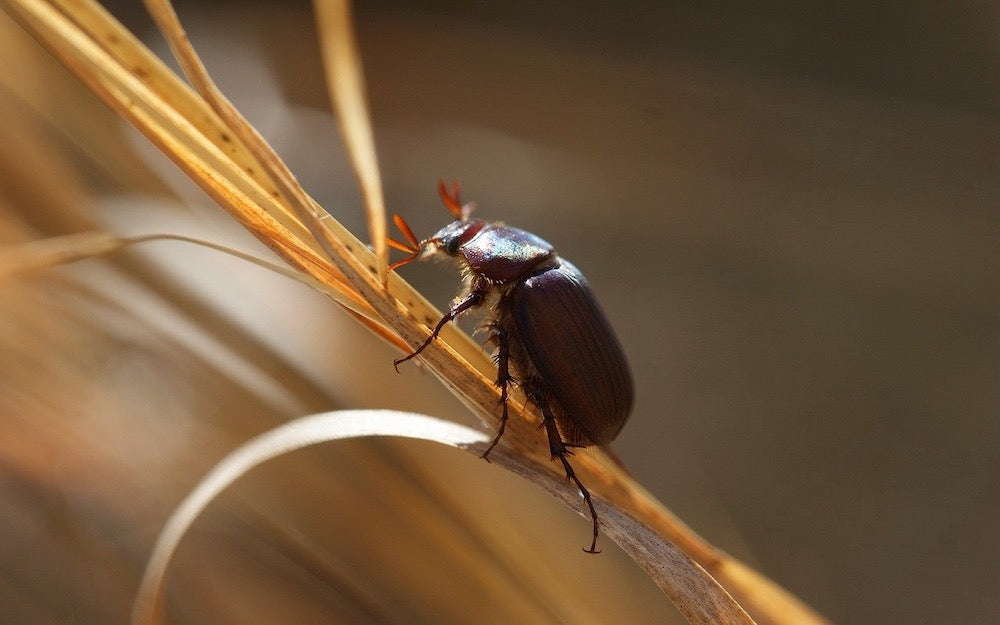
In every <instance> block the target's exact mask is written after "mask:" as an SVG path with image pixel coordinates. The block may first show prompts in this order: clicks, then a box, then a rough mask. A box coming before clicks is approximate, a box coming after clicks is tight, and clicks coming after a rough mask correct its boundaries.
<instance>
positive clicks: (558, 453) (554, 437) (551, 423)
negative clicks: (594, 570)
mask: <svg viewBox="0 0 1000 625" xmlns="http://www.w3.org/2000/svg"><path fill="white" fill-rule="evenodd" d="M540 405H541V408H542V424H543V425H544V426H545V432H546V434H548V436H549V451H550V452H551V453H552V458H553V459H555V458H559V461H560V462H562V465H563V469H565V470H566V479H567V480H568V481H571V482H573V483H574V484H576V488H577V490H579V491H580V495H581V496H582V497H583V500H584V501H585V502H587V508H589V509H590V518H591V520H592V521H593V526H594V538H593V539H592V540H591V541H590V548H589V549H584V551H585V552H586V553H601V551H600V550H599V549H598V548H597V536H598V528H599V527H600V522H599V521H598V520H597V509H596V508H594V501H593V499H591V497H590V491H588V490H587V487H586V486H584V485H583V482H581V481H580V478H579V477H577V476H576V471H574V470H573V465H571V464H570V463H569V458H567V456H571V455H572V454H573V452H571V451H570V450H569V449H567V447H566V443H565V442H563V439H562V436H560V434H559V428H557V427H556V418H555V415H553V414H552V411H551V410H550V409H549V407H548V405H547V404H546V403H545V402H541V404H540Z"/></svg>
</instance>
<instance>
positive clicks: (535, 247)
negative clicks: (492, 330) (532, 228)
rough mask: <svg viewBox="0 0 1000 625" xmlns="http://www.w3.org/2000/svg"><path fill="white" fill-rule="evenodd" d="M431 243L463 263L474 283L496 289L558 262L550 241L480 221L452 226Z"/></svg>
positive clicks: (458, 223)
mask: <svg viewBox="0 0 1000 625" xmlns="http://www.w3.org/2000/svg"><path fill="white" fill-rule="evenodd" d="M430 241H431V242H433V244H434V245H435V247H436V248H437V250H439V251H441V252H443V253H445V254H447V255H449V256H453V257H455V258H457V259H458V260H459V261H461V262H462V263H463V265H465V266H466V267H467V268H468V271H469V272H470V273H471V274H472V277H473V279H475V278H476V277H479V278H481V279H483V280H486V281H488V282H490V283H492V284H496V285H503V284H508V283H511V282H515V281H517V280H519V279H521V278H523V277H524V276H527V275H529V274H531V273H533V272H534V271H537V270H538V269H540V268H541V267H543V266H544V265H545V264H546V263H551V262H552V260H553V259H554V258H555V251H554V250H553V248H552V245H551V244H550V243H549V242H548V241H545V240H544V239H542V238H540V237H538V236H535V235H533V234H531V233H530V232H526V231H524V230H520V229H518V228H511V227H510V226H505V225H503V224H502V223H490V222H484V221H480V220H478V219H468V220H463V221H455V222H452V223H451V224H448V225H447V226H445V227H444V228H442V229H441V230H440V231H438V233H437V234H435V235H434V236H433V237H432V238H431V239H430Z"/></svg>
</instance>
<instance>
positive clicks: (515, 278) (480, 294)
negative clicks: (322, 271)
mask: <svg viewBox="0 0 1000 625" xmlns="http://www.w3.org/2000/svg"><path fill="white" fill-rule="evenodd" d="M460 191H461V187H460V184H459V183H458V182H457V181H456V182H454V183H453V184H452V187H451V189H448V187H447V186H446V185H445V183H444V181H443V180H441V181H439V182H438V193H439V194H440V196H441V199H442V201H443V202H444V204H445V206H446V207H447V208H448V210H449V211H450V212H451V213H452V215H453V216H454V217H455V221H453V222H451V223H450V224H448V225H446V226H444V227H443V228H441V229H440V230H438V231H437V233H435V234H434V235H433V236H431V237H430V238H428V239H424V240H422V241H420V240H418V239H417V238H416V236H414V234H413V231H412V230H411V229H410V227H409V226H408V225H407V223H406V222H405V221H404V220H403V219H402V218H401V217H399V216H398V215H396V216H394V218H393V220H394V222H395V224H396V226H397V227H398V228H399V230H400V232H402V233H403V235H404V237H405V238H406V242H405V243H404V242H400V241H397V240H395V239H392V238H391V237H390V238H389V245H390V246H392V247H394V248H396V249H398V250H402V251H405V252H408V253H409V256H407V257H406V258H404V259H403V260H401V261H399V262H396V263H393V264H392V265H391V266H390V269H393V270H394V269H396V268H398V267H400V266H402V265H405V264H407V263H409V262H412V261H414V260H417V259H419V258H425V257H430V256H435V255H437V256H440V255H445V256H450V257H452V258H455V259H457V260H458V261H459V263H460V265H461V266H462V269H463V273H464V274H465V277H466V281H465V288H464V290H463V292H462V293H461V294H460V295H459V297H458V298H456V300H455V302H454V303H453V305H452V306H451V308H450V309H449V310H448V312H447V313H446V314H445V315H444V316H443V317H442V318H441V320H440V321H439V322H438V323H437V325H436V326H435V327H434V329H433V331H432V332H431V334H430V335H429V336H428V337H427V339H426V340H425V341H424V342H423V343H422V344H421V345H420V346H419V347H417V349H416V350H414V351H413V352H412V353H410V354H409V355H407V356H405V357H403V358H400V359H398V360H396V361H394V362H393V364H394V365H395V367H396V370H397V371H398V370H399V365H400V364H402V363H403V362H406V361H407V360H410V359H412V358H415V357H416V356H417V355H419V354H420V352H422V351H423V350H424V349H425V348H426V347H427V346H428V345H430V344H431V342H432V341H434V339H435V338H437V336H438V334H439V333H440V332H441V329H442V328H443V327H444V326H445V325H446V324H447V323H449V322H451V321H454V320H455V318H456V317H458V316H459V315H461V314H462V313H464V312H467V311H470V310H473V309H476V308H480V307H482V306H488V307H489V309H490V314H489V316H488V318H487V321H486V325H485V327H486V329H487V331H488V333H489V339H488V342H490V343H492V344H494V345H495V346H496V355H495V358H494V360H495V362H496V365H497V379H496V385H497V387H498V388H499V389H500V403H501V404H502V406H503V408H502V415H501V418H500V424H499V427H498V429H497V433H496V436H495V437H494V439H493V441H492V442H491V443H490V445H489V447H488V448H487V449H486V451H485V452H484V453H483V458H486V459H487V460H488V456H489V453H490V451H492V450H493V448H494V447H495V446H496V445H497V443H498V442H500V438H501V437H502V436H503V432H504V428H505V426H506V425H507V399H508V396H509V389H510V387H511V385H513V384H517V385H519V386H520V387H521V388H522V389H524V393H525V396H526V397H527V398H528V400H529V401H530V402H531V403H533V404H534V405H536V406H537V407H538V408H539V409H540V411H541V413H542V425H543V427H544V428H545V432H546V434H547V436H548V443H549V451H550V453H551V454H552V458H553V460H554V459H556V458H558V459H559V460H560V461H561V462H562V465H563V468H564V469H565V471H566V478H567V480H570V481H572V482H573V483H575V484H576V487H577V488H578V489H579V491H580V494H581V496H582V497H583V499H584V501H585V502H586V504H587V507H588V508H589V510H590V516H591V520H592V525H593V530H594V532H593V540H592V541H591V544H590V547H589V548H585V549H584V551H586V552H587V553H599V550H598V549H597V537H598V527H599V522H598V518H597V511H596V510H595V508H594V503H593V501H592V499H591V496H590V492H589V491H588V490H587V488H586V487H585V486H584V485H583V482H581V481H580V479H579V478H578V477H577V475H576V472H575V471H573V466H572V465H571V464H570V462H569V458H568V457H569V456H570V455H572V452H571V451H570V449H569V448H570V447H586V446H588V445H606V444H608V443H610V442H611V441H612V440H614V439H615V437H616V436H617V435H618V433H619V432H620V431H621V429H622V426H624V425H625V421H626V420H628V417H629V414H630V413H631V411H632V402H633V396H634V390H633V383H632V374H631V372H630V370H629V366H628V362H627V360H626V359H625V354H624V351H623V350H622V347H621V344H620V343H619V341H618V337H617V336H616V335H615V332H614V330H613V329H612V327H611V324H610V323H609V322H608V319H607V316H606V315H605V314H604V311H603V310H602V309H601V306H600V304H599V303H598V301H597V298H596V297H595V296H594V293H593V291H592V290H591V288H590V285H589V284H588V283H587V280H586V278H584V277H583V274H582V273H580V271H579V270H578V269H577V268H576V267H575V266H573V264H571V263H570V262H569V261H566V260H564V259H563V258H561V257H559V255H557V254H556V252H555V249H554V248H553V246H552V245H551V244H550V243H549V242H547V241H545V240H544V239H542V238H540V237H538V236H536V235H534V234H532V233H530V232H527V231H525V230H521V229H518V228H513V227H511V226H507V225H505V224H503V223H500V222H488V221H483V220H480V219H472V218H470V217H469V213H470V212H471V207H472V205H471V204H466V205H462V203H461V201H460V199H459V195H460Z"/></svg>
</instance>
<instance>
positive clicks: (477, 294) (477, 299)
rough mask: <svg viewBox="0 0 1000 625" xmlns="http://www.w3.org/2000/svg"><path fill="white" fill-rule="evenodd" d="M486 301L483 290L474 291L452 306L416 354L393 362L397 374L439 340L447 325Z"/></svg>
mask: <svg viewBox="0 0 1000 625" xmlns="http://www.w3.org/2000/svg"><path fill="white" fill-rule="evenodd" d="M485 299H486V291H484V290H482V289H474V290H473V291H471V292H470V293H469V294H468V295H466V296H465V297H464V298H462V299H461V300H460V301H459V302H457V303H456V304H455V305H454V306H452V307H451V310H449V311H448V312H447V313H446V314H445V316H444V317H441V321H438V323H437V325H436V326H434V331H433V332H431V335H430V336H428V337H427V340H426V341H424V342H423V343H422V344H421V345H420V347H418V348H417V350H416V351H415V352H413V353H412V354H410V355H409V356H405V357H403V358H400V359H399V360H393V361H392V366H393V367H395V368H396V373H399V365H401V364H403V363H404V362H406V361H407V360H409V359H411V358H414V357H415V356H417V354H419V353H420V352H422V351H424V349H425V348H426V347H427V346H428V345H430V344H431V341H433V340H434V339H436V338H437V336H438V334H439V333H440V332H441V329H442V328H444V326H445V324H446V323H448V322H449V321H453V320H454V319H455V317H457V316H459V315H461V314H462V313H464V312H465V311H467V310H469V309H472V308H475V307H476V306H479V305H481V304H482V303H483V300H485Z"/></svg>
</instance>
